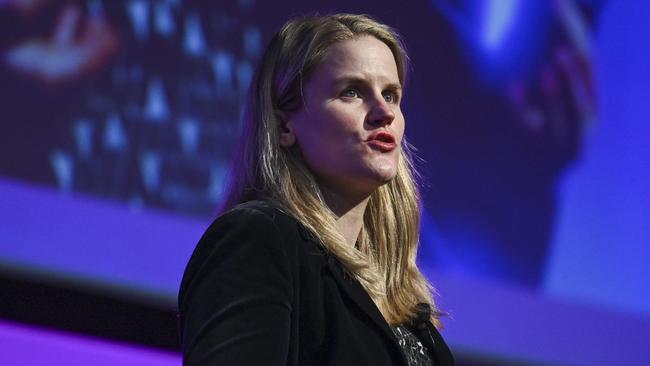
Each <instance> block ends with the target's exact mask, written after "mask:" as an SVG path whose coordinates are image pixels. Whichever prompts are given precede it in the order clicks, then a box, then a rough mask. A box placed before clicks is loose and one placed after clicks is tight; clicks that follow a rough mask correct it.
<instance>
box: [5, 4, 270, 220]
mask: <svg viewBox="0 0 650 366" xmlns="http://www.w3.org/2000/svg"><path fill="white" fill-rule="evenodd" d="M210 4H212V2H207V1H206V2H203V4H194V3H190V2H187V3H185V2H181V1H155V2H151V1H145V0H137V1H97V0H95V1H83V2H81V1H77V2H64V1H31V2H22V1H9V2H6V1H5V2H2V4H1V5H0V6H2V9H1V10H0V11H2V12H3V15H4V17H5V18H9V19H11V20H12V22H11V23H9V24H7V25H6V26H4V31H3V32H2V33H1V34H2V36H0V37H2V38H4V39H3V40H2V51H3V55H4V57H3V59H2V69H1V71H0V72H1V73H2V74H1V75H2V79H3V80H5V82H3V83H2V84H1V85H2V86H0V92H1V93H2V98H3V102H4V103H3V105H5V106H6V107H4V108H3V110H2V114H3V119H4V120H5V121H6V122H5V123H3V125H6V126H3V130H4V131H3V132H4V133H3V134H2V136H1V137H0V139H2V141H0V143H1V145H2V146H4V148H5V149H7V150H6V151H12V152H13V153H12V154H9V153H7V154H3V157H2V158H1V159H0V160H2V161H1V162H0V174H2V175H6V176H10V177H16V178H20V179H27V180H30V181H35V182H39V183H44V184H48V185H56V186H57V187H59V189H60V190H62V191H65V192H80V193H85V194H91V195H97V196H100V197H106V198H111V199H118V200H121V201H126V202H129V203H130V204H133V205H148V206H153V207H159V208H165V209H171V210H176V211H179V212H181V213H189V214H206V213H210V212H212V210H213V209H214V207H215V206H216V204H217V202H218V201H219V196H220V192H221V184H222V181H223V178H224V174H225V171H226V169H227V161H228V159H229V156H230V150H231V147H232V145H233V143H234V140H235V137H236V136H237V135H238V121H239V109H240V108H239V106H240V105H241V103H242V101H243V99H244V97H245V94H246V91H247V88H248V85H249V83H250V79H251V77H252V73H253V66H252V65H253V64H254V63H255V62H256V60H257V58H258V57H259V54H260V52H261V48H262V46H263V45H262V39H261V34H260V30H259V29H258V27H256V25H255V24H254V23H253V22H251V21H250V20H248V19H247V15H250V14H251V11H252V8H251V5H250V4H246V3H245V2H240V4H239V6H236V7H233V8H232V9H224V8H223V6H217V5H216V4H215V5H210ZM16 29H17V31H16ZM16 154H18V156H19V157H20V159H18V160H17V159H16V157H17V156H16Z"/></svg>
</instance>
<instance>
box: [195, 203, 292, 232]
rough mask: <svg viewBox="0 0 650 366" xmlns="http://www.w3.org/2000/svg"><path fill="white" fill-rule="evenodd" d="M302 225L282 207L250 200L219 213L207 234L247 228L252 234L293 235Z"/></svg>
mask: <svg viewBox="0 0 650 366" xmlns="http://www.w3.org/2000/svg"><path fill="white" fill-rule="evenodd" d="M300 227H301V225H300V224H299V222H298V221H297V220H296V219H295V218H294V217H293V216H291V215H290V214H288V213H287V212H286V211H285V210H284V209H282V207H280V206H279V205H276V204H274V203H271V202H268V201H260V200H254V201H248V202H244V203H241V204H239V205H237V206H235V207H234V208H232V209H231V210H229V211H226V212H224V213H223V214H221V215H219V217H217V218H216V219H215V220H214V221H213V222H212V224H211V225H210V227H209V228H208V230H206V233H205V235H204V237H205V236H210V235H215V234H216V235H219V234H220V233H221V234H223V233H224V231H226V230H228V231H231V230H235V229H240V230H245V231H247V232H249V233H250V234H252V235H255V234H261V233H264V232H266V233H267V234H268V232H269V231H275V234H280V235H282V236H287V235H288V236H292V235H291V234H293V233H294V232H295V233H299V232H300V229H299V228H300Z"/></svg>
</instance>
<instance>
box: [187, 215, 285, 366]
mask: <svg viewBox="0 0 650 366" xmlns="http://www.w3.org/2000/svg"><path fill="white" fill-rule="evenodd" d="M284 245H285V244H284V241H283V238H282V233H281V231H280V230H279V229H278V227H277V226H276V224H275V223H274V222H273V220H272V218H271V217H269V216H268V215H267V214H264V213H263V212H261V211H258V210H256V209H236V210H234V211H231V212H230V213H227V214H225V215H224V216H222V217H221V218H219V219H217V221H215V222H214V223H213V224H212V225H211V227H210V228H209V229H208V231H207V232H206V233H205V234H204V236H203V238H201V240H200V241H199V244H198V245H197V247H196V249H195V251H194V254H193V255H192V258H191V259H190V262H189V263H188V265H187V268H186V270H185V274H184V276H183V281H182V284H181V288H180V291H179V312H180V314H179V315H180V333H181V343H182V348H183V364H184V365H284V364H286V358H287V353H288V347H289V334H290V323H291V311H292V307H291V303H292V297H293V292H292V288H293V286H292V281H293V279H292V278H291V277H292V276H291V273H292V271H291V265H290V263H289V260H288V258H287V253H286V248H285V246H284Z"/></svg>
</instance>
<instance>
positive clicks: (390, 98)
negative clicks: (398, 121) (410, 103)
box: [383, 91, 399, 103]
mask: <svg viewBox="0 0 650 366" xmlns="http://www.w3.org/2000/svg"><path fill="white" fill-rule="evenodd" d="M383 95H384V100H385V101H386V102H387V103H397V101H398V100H399V98H398V96H397V93H396V92H392V91H386V92H384V93H383Z"/></svg>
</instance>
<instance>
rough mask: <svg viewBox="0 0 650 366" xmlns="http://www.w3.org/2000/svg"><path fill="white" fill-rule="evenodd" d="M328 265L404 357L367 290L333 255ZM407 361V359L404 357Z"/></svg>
mask: <svg viewBox="0 0 650 366" xmlns="http://www.w3.org/2000/svg"><path fill="white" fill-rule="evenodd" d="M327 266H328V267H329V270H330V272H331V273H332V276H333V277H334V279H335V280H336V282H337V283H338V285H339V287H340V288H341V289H342V290H343V292H344V293H345V294H346V295H347V296H348V297H349V298H350V299H352V300H353V301H354V303H355V304H356V305H357V306H358V307H359V308H360V309H361V310H363V312H364V313H365V314H367V315H368V317H369V318H370V320H371V321H372V322H373V323H374V324H375V325H376V326H377V328H379V329H380V331H381V333H383V334H384V335H385V336H386V337H388V339H389V340H390V343H391V344H393V345H394V346H395V347H396V348H397V349H396V351H397V352H399V354H400V355H402V358H404V357H403V353H402V350H401V348H400V347H399V344H398V343H397V338H396V337H395V334H393V331H392V330H391V329H390V326H389V325H388V323H387V322H386V320H385V319H384V316H383V315H382V314H381V312H380V311H379V309H378V308H377V305H375V303H374V302H373V301H372V299H371V298H370V296H369V295H368V293H367V292H366V290H365V289H364V288H363V286H361V284H360V283H359V282H358V281H356V280H355V279H353V278H351V277H350V276H349V275H348V274H346V273H345V272H344V271H343V266H342V265H341V263H340V262H339V261H338V259H336V258H335V257H334V256H333V255H331V254H328V258H327ZM404 361H405V362H406V359H404Z"/></svg>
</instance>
